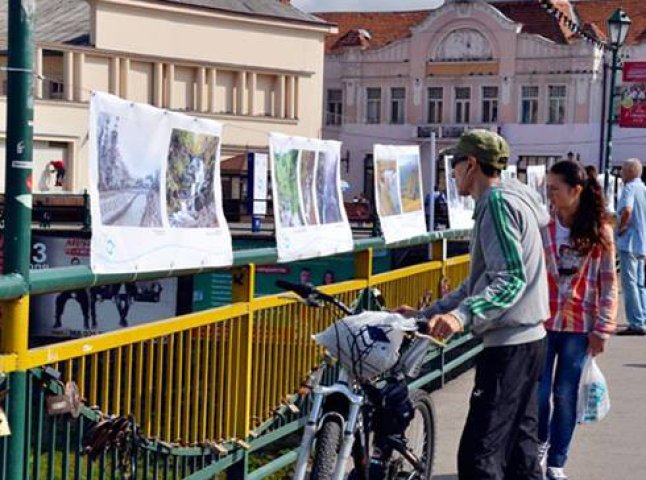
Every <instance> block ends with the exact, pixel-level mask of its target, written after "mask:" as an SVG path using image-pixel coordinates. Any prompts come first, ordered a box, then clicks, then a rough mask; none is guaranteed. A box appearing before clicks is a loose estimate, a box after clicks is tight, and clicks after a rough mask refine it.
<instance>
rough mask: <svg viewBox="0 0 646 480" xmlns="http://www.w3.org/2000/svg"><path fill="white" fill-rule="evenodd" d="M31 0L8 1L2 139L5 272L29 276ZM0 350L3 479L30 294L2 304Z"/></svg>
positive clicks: (22, 394) (19, 459)
mask: <svg viewBox="0 0 646 480" xmlns="http://www.w3.org/2000/svg"><path fill="white" fill-rule="evenodd" d="M35 10H36V2H35V0H10V1H9V11H8V24H9V34H8V38H9V45H8V50H9V52H8V57H9V58H8V62H7V81H8V83H7V144H6V158H5V172H6V178H5V192H6V194H5V208H4V214H5V232H4V234H5V235H4V245H5V246H4V249H5V250H4V273H5V274H17V275H20V276H22V278H23V279H24V280H25V281H26V282H28V281H29V260H30V252H31V205H32V197H31V181H32V165H33V163H32V148H33V131H32V129H33V119H34V106H33V105H34V95H33V55H34V39H33V25H34V12H35ZM2 310H3V316H2V345H1V346H2V353H13V354H15V355H17V359H16V360H17V369H16V371H15V372H12V373H11V376H10V378H9V388H10V391H11V393H10V395H11V402H10V405H9V412H8V414H9V415H8V417H9V427H10V428H11V430H12V434H11V436H10V437H9V442H8V455H7V457H6V462H7V465H6V466H7V478H8V479H9V480H22V479H23V478H24V474H25V469H26V467H25V463H26V459H27V455H26V448H27V444H26V438H27V437H26V433H27V432H26V428H25V424H26V422H25V412H26V411H27V404H28V403H27V402H28V399H27V398H26V396H27V372H26V371H25V369H24V367H23V365H24V363H25V361H26V354H27V348H28V335H29V333H28V332H29V296H28V295H27V296H24V297H22V298H20V299H17V300H12V301H10V302H7V303H5V304H3V306H2Z"/></svg>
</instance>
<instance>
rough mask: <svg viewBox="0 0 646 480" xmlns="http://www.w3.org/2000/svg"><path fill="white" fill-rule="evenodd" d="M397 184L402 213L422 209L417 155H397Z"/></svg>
mask: <svg viewBox="0 0 646 480" xmlns="http://www.w3.org/2000/svg"><path fill="white" fill-rule="evenodd" d="M397 161H398V163H399V186H400V191H401V196H402V210H403V212H404V213H409V212H417V211H419V210H421V209H422V185H421V184H420V171H419V156H418V155H412V154H407V155H399V157H398V158H397Z"/></svg>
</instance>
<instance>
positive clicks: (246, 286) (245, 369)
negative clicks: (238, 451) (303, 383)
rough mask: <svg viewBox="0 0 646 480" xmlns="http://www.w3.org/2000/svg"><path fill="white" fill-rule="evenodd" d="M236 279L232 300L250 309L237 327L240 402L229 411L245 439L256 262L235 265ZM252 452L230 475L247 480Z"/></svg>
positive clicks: (248, 428)
mask: <svg viewBox="0 0 646 480" xmlns="http://www.w3.org/2000/svg"><path fill="white" fill-rule="evenodd" d="M231 278H232V279H233V285H232V291H231V296H232V301H233V303H246V304H247V305H248V306H249V311H248V312H247V314H246V315H245V316H244V317H243V318H242V320H241V321H242V324H241V326H240V328H239V329H238V334H239V335H240V337H241V341H240V351H239V352H236V355H238V358H239V365H240V368H239V370H238V372H239V373H238V378H237V379H236V380H237V389H238V396H237V398H238V403H237V405H235V406H233V408H232V409H231V410H232V411H231V413H230V414H234V411H235V418H236V420H237V421H236V425H235V436H236V437H237V438H238V439H240V440H246V439H247V437H248V436H249V433H250V431H251V395H252V391H251V388H252V387H251V369H252V365H253V355H252V352H253V315H254V312H253V299H254V294H255V289H256V287H255V281H256V266H255V265H254V264H249V265H246V266H244V267H238V268H234V269H233V271H232V273H231ZM248 465H249V455H248V453H247V452H245V453H244V456H243V458H242V460H241V461H240V462H238V463H237V464H235V465H233V466H232V467H231V468H230V469H229V470H228V471H227V478H230V479H235V480H244V479H245V478H247V473H248Z"/></svg>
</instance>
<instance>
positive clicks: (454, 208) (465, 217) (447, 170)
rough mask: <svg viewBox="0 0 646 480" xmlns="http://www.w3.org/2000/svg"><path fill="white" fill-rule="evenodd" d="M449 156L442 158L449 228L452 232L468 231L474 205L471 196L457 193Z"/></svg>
mask: <svg viewBox="0 0 646 480" xmlns="http://www.w3.org/2000/svg"><path fill="white" fill-rule="evenodd" d="M451 158H452V157H451V156H450V155H445V156H444V174H445V175H446V176H445V180H446V201H447V204H448V209H449V227H450V228H451V229H453V230H470V229H472V228H473V214H474V212H475V209H476V204H475V201H474V200H473V198H471V196H463V195H460V194H459V193H458V187H457V185H456V184H455V178H453V174H452V168H451Z"/></svg>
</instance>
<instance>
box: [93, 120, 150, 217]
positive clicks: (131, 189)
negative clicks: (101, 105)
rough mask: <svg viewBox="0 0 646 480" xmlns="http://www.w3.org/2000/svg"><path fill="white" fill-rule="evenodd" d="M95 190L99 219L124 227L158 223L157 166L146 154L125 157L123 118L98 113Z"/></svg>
mask: <svg viewBox="0 0 646 480" xmlns="http://www.w3.org/2000/svg"><path fill="white" fill-rule="evenodd" d="M97 121H98V125H97V152H98V174H99V178H98V190H99V208H100V211H101V223H102V224H103V225H111V226H123V227H146V228H150V227H161V226H162V217H161V211H160V196H159V191H160V170H161V169H160V166H159V162H156V161H154V159H152V160H150V159H148V158H146V156H145V155H142V156H139V155H136V157H137V158H130V159H128V158H124V153H123V152H124V150H123V148H122V134H121V131H122V130H121V128H122V127H123V124H124V122H123V120H122V119H121V118H120V117H119V116H115V115H110V114H108V113H105V112H102V113H100V114H99V115H98V119H97Z"/></svg>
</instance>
